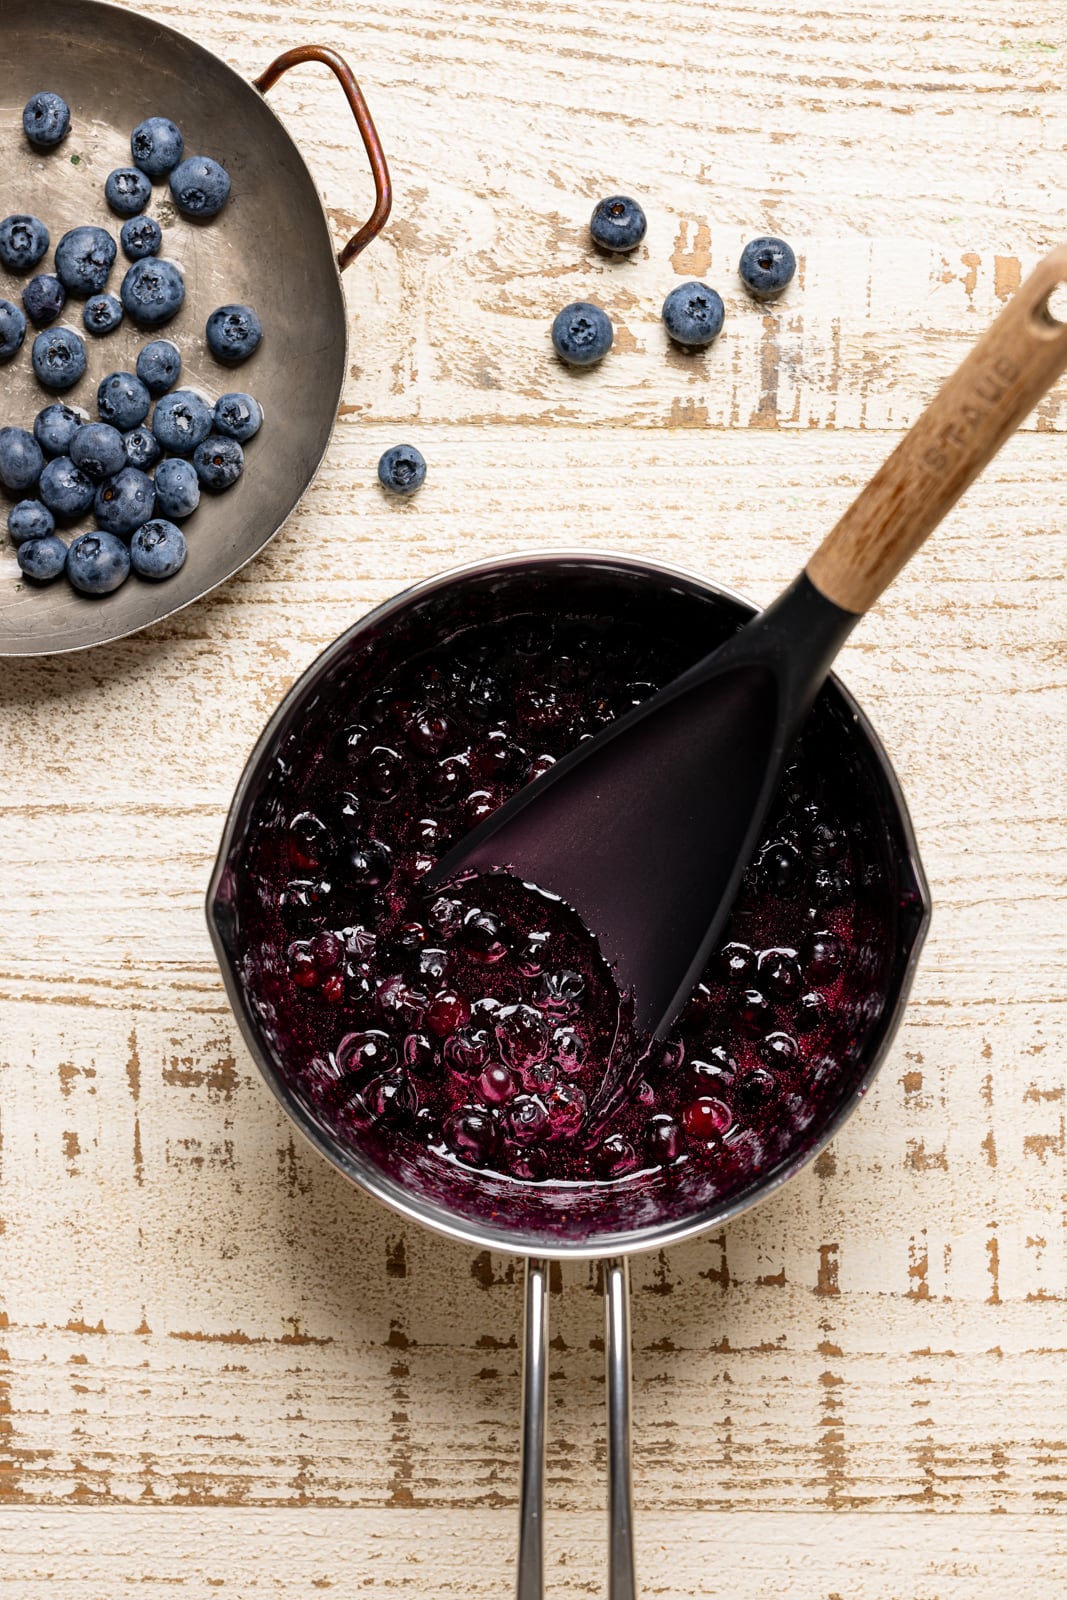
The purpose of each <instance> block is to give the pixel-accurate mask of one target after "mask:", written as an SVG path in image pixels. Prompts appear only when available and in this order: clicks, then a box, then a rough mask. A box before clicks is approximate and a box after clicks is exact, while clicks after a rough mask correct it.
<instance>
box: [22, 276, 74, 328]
mask: <svg viewBox="0 0 1067 1600" xmlns="http://www.w3.org/2000/svg"><path fill="white" fill-rule="evenodd" d="M66 303H67V291H66V290H65V289H64V287H63V285H62V284H61V283H60V281H59V279H58V278H56V277H53V275H52V273H50V272H39V273H38V274H37V276H36V278H31V279H30V281H29V283H28V284H27V285H26V287H25V289H23V291H22V304H23V306H24V307H25V310H26V315H27V316H28V317H29V319H30V321H31V322H32V323H33V324H34V326H35V327H37V328H47V327H48V326H49V324H50V323H53V322H54V321H55V320H56V318H57V317H58V316H59V313H60V312H61V311H62V309H63V307H64V306H65V305H66Z"/></svg>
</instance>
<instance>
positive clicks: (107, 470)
mask: <svg viewBox="0 0 1067 1600" xmlns="http://www.w3.org/2000/svg"><path fill="white" fill-rule="evenodd" d="M70 459H71V460H72V461H73V463H74V465H75V466H76V467H81V469H82V471H83V472H85V473H87V474H88V476H89V477H90V478H110V477H111V476H112V475H113V474H114V473H116V472H121V471H122V468H123V467H124V466H125V465H126V446H125V444H124V443H123V440H122V434H121V433H120V432H119V430H118V429H117V428H113V427H112V426H111V424H110V422H89V423H86V425H85V427H84V428H79V429H78V431H77V433H76V434H75V435H74V438H73V439H72V440H71V445H70Z"/></svg>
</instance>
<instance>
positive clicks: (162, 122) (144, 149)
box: [130, 117, 185, 178]
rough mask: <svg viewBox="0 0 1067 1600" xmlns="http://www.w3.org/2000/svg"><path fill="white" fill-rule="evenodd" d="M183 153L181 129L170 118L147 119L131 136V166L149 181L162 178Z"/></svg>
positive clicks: (172, 168)
mask: <svg viewBox="0 0 1067 1600" xmlns="http://www.w3.org/2000/svg"><path fill="white" fill-rule="evenodd" d="M184 150H185V140H184V139H183V138H182V134H181V129H180V128H179V127H178V126H177V124H176V123H174V122H172V121H171V120H170V118H169V117H146V118H145V119H144V121H143V122H139V123H138V124H137V126H136V128H134V130H133V132H132V133H131V134H130V154H131V156H132V157H133V164H134V166H135V167H137V168H139V169H140V171H141V172H143V173H144V174H145V176H146V177H149V178H165V177H166V176H167V174H168V173H169V172H173V171H174V168H175V167H176V166H177V165H178V162H179V161H180V160H181V158H182V155H183V153H184Z"/></svg>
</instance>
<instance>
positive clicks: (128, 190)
mask: <svg viewBox="0 0 1067 1600" xmlns="http://www.w3.org/2000/svg"><path fill="white" fill-rule="evenodd" d="M151 198H152V185H151V184H150V183H149V181H148V179H147V178H146V177H145V175H144V173H143V172H139V171H138V170H137V168H136V167H116V168H115V170H114V172H109V173H108V175H107V178H106V179H105V181H104V199H105V200H106V201H107V203H108V205H109V206H110V207H111V209H112V211H114V212H115V214H116V216H119V217H135V216H137V214H138V212H140V211H143V210H144V208H145V206H146V205H147V204H148V202H149V200H151Z"/></svg>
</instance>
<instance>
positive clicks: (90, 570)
mask: <svg viewBox="0 0 1067 1600" xmlns="http://www.w3.org/2000/svg"><path fill="white" fill-rule="evenodd" d="M129 575H130V552H129V550H128V549H127V548H126V546H125V545H124V544H123V542H122V540H121V539H116V537H115V535H114V534H113V533H83V534H82V535H81V537H80V538H78V539H75V541H74V543H73V544H72V545H71V547H70V549H69V550H68V551H67V577H68V578H69V579H70V581H71V583H72V584H73V585H74V587H75V589H79V590H80V591H81V593H82V594H110V593H111V592H112V590H113V589H117V588H118V587H119V585H120V584H122V583H125V582H126V579H127V578H128V577H129Z"/></svg>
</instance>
